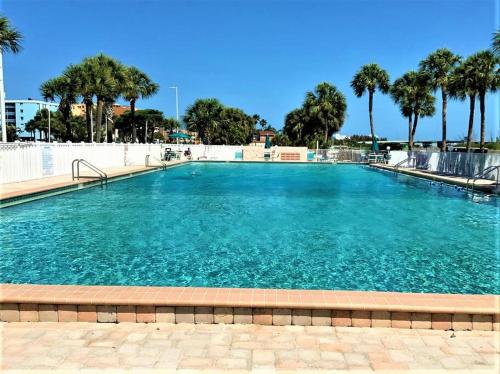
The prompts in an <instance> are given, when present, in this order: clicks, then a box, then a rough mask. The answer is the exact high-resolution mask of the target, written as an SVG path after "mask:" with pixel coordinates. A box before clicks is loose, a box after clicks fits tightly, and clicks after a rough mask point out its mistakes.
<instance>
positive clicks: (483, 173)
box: [465, 165, 500, 192]
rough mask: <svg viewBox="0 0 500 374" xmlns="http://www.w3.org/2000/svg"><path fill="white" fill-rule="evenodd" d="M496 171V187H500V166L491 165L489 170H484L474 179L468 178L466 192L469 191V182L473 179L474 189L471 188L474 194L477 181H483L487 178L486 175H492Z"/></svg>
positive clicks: (473, 177) (474, 176) (475, 175)
mask: <svg viewBox="0 0 500 374" xmlns="http://www.w3.org/2000/svg"><path fill="white" fill-rule="evenodd" d="M494 170H496V171H497V180H496V185H497V186H498V181H499V179H500V178H499V177H500V165H490V166H488V167H487V168H485V169H483V170H482V171H480V172H477V173H476V174H474V175H473V176H472V177H469V178H467V183H466V184H465V189H466V190H468V189H469V181H470V180H471V179H472V186H471V187H472V188H471V190H472V192H474V184H475V183H476V181H477V180H478V179H482V177H485V176H486V175H488V174H490V173H491V172H493V171H494Z"/></svg>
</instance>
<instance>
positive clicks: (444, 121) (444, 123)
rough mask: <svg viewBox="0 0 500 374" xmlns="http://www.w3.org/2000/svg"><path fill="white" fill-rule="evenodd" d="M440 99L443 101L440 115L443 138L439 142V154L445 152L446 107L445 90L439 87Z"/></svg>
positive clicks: (446, 97)
mask: <svg viewBox="0 0 500 374" xmlns="http://www.w3.org/2000/svg"><path fill="white" fill-rule="evenodd" d="M441 97H442V99H443V108H442V113H441V122H442V126H443V137H442V140H441V152H446V109H447V106H448V95H447V93H446V88H444V87H441Z"/></svg>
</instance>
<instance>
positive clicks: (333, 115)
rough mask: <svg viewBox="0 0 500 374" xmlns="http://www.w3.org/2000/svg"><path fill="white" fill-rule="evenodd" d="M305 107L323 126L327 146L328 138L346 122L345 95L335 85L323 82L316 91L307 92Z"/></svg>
mask: <svg viewBox="0 0 500 374" xmlns="http://www.w3.org/2000/svg"><path fill="white" fill-rule="evenodd" d="M304 108H305V110H306V112H307V113H308V114H309V115H310V116H311V117H313V118H314V119H315V120H316V121H317V123H318V124H319V125H320V126H321V127H323V132H324V137H323V139H324V145H325V146H326V145H327V143H328V139H329V138H330V137H331V136H332V135H333V133H334V132H337V131H338V130H339V129H340V128H341V127H342V125H343V124H344V120H345V116H346V111H347V103H346V100H345V96H344V95H343V94H342V93H341V92H340V91H339V90H338V89H337V87H335V86H334V85H331V84H329V83H327V82H322V83H320V84H318V85H317V86H316V87H315V89H314V91H309V92H307V93H306V99H305V101H304Z"/></svg>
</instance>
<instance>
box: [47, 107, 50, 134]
mask: <svg viewBox="0 0 500 374" xmlns="http://www.w3.org/2000/svg"><path fill="white" fill-rule="evenodd" d="M47 112H48V116H49V143H50V104H49V107H48V109H47Z"/></svg>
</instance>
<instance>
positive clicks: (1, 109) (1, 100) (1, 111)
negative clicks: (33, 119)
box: [0, 51, 7, 143]
mask: <svg viewBox="0 0 500 374" xmlns="http://www.w3.org/2000/svg"><path fill="white" fill-rule="evenodd" d="M5 121H6V116H5V91H4V85H3V52H2V51H0V122H2V123H1V125H2V142H4V143H6V142H7V123H6V122H5Z"/></svg>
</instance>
